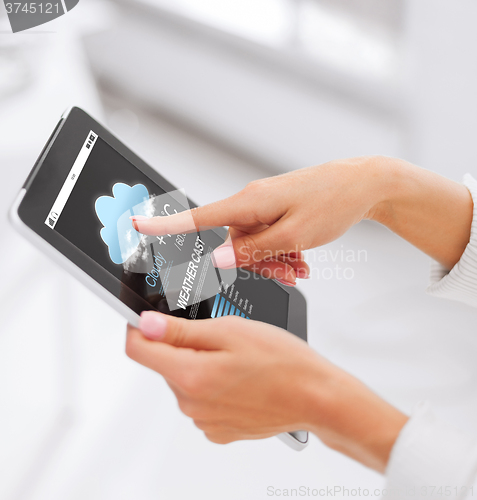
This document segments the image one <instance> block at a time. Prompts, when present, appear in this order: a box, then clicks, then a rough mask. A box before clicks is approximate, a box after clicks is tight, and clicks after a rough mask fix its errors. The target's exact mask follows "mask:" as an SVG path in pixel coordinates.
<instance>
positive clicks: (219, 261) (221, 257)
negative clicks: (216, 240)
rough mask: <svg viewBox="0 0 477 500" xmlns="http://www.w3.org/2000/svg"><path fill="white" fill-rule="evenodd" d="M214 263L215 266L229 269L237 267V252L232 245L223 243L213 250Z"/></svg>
mask: <svg viewBox="0 0 477 500" xmlns="http://www.w3.org/2000/svg"><path fill="white" fill-rule="evenodd" d="M212 263H213V264H214V266H215V267H220V268H221V269H227V268H232V267H236V265H235V252H234V247H233V246H232V245H223V246H221V247H218V248H216V249H215V250H214V251H213V252H212Z"/></svg>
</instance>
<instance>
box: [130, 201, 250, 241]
mask: <svg viewBox="0 0 477 500" xmlns="http://www.w3.org/2000/svg"><path fill="white" fill-rule="evenodd" d="M241 208H242V207H241V204H240V203H239V202H238V201H237V195H234V196H231V197H230V198H225V199H224V200H220V201H216V202H214V203H210V204H209V205H204V206H203V207H197V208H193V209H192V210H185V211H184V212H179V213H178V214H172V215H166V216H163V217H161V216H159V217H151V218H149V219H148V218H143V217H140V218H138V217H131V219H132V221H133V226H134V229H136V231H138V232H140V233H142V234H147V235H151V236H163V235H165V234H183V233H192V232H196V231H206V230H208V229H212V228H214V227H221V226H232V225H234V224H235V223H236V221H237V219H238V218H241V217H243V213H242V212H241Z"/></svg>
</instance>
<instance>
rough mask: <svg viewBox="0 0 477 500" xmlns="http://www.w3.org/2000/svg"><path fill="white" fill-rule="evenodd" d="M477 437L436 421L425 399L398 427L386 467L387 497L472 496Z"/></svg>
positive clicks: (433, 499)
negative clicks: (399, 427) (405, 421)
mask: <svg viewBox="0 0 477 500" xmlns="http://www.w3.org/2000/svg"><path fill="white" fill-rule="evenodd" d="M476 474H477V440H476V438H474V437H472V436H468V435H466V434H464V433H462V432H461V431H459V430H457V429H456V428H454V427H452V426H451V425H448V424H447V423H444V422H441V421H439V420H438V419H437V418H436V417H435V416H434V414H433V413H432V410H431V407H430V404H429V403H428V402H427V401H423V402H421V403H419V404H418V405H417V406H416V408H415V410H414V412H413V415H412V416H411V418H410V419H409V420H408V422H407V423H406V425H405V426H404V427H403V429H402V430H401V432H400V434H399V436H398V438H397V440H396V443H395V444H394V446H393V449H392V451H391V456H390V458H389V462H388V466H387V469H386V486H385V488H386V490H385V491H384V492H383V497H384V498H386V499H388V500H398V499H399V500H404V499H407V500H410V499H411V498H415V499H417V498H419V499H421V498H426V499H427V500H443V499H445V498H446V497H447V498H449V499H453V500H461V499H464V498H472V496H473V495H474V494H475V495H477V491H475V492H474V491H473V483H474V479H475V476H476Z"/></svg>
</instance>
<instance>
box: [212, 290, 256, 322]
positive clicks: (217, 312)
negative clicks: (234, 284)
mask: <svg viewBox="0 0 477 500" xmlns="http://www.w3.org/2000/svg"><path fill="white" fill-rule="evenodd" d="M221 316H241V317H242V318H246V319H250V318H249V317H248V316H246V315H245V313H243V312H241V311H240V309H239V308H238V307H235V306H234V305H233V304H232V303H230V302H229V301H228V300H226V299H225V297H222V295H220V293H218V294H217V295H216V296H215V300H214V306H213V307H212V314H211V315H210V317H211V318H220V317H221Z"/></svg>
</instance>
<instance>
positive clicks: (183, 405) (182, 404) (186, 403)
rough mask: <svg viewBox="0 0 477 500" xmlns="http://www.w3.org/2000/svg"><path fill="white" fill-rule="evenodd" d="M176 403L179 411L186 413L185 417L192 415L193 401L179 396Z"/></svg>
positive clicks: (193, 412)
mask: <svg viewBox="0 0 477 500" xmlns="http://www.w3.org/2000/svg"><path fill="white" fill-rule="evenodd" d="M177 404H178V405H179V409H180V411H181V412H182V413H183V414H184V415H186V416H187V417H191V418H192V417H193V416H194V414H195V405H194V403H193V402H192V401H191V400H190V399H187V398H180V399H178V400H177Z"/></svg>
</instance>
